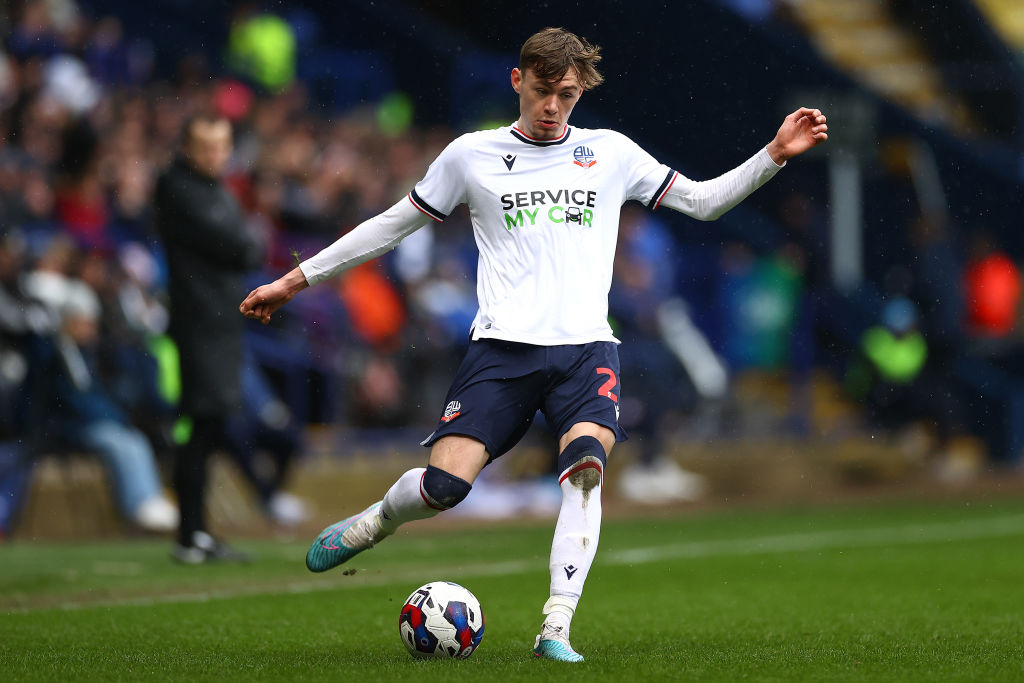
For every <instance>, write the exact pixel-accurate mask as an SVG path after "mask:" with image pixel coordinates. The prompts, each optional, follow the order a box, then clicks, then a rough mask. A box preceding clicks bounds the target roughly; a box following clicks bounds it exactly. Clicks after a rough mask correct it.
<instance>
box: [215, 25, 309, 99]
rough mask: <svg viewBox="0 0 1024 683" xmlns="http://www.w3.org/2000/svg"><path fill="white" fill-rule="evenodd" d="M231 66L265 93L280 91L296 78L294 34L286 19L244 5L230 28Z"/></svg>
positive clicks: (229, 58) (229, 62)
mask: <svg viewBox="0 0 1024 683" xmlns="http://www.w3.org/2000/svg"><path fill="white" fill-rule="evenodd" d="M228 65H229V66H230V67H231V68H232V69H233V70H234V71H235V72H236V73H238V74H239V75H240V76H244V77H246V78H247V79H249V81H250V82H252V83H254V84H256V85H258V86H260V87H261V88H262V89H263V90H264V91H265V92H270V93H276V92H281V91H282V90H285V89H287V88H288V86H289V85H291V83H292V80H293V79H294V78H295V34H294V32H293V31H292V27H291V26H289V25H288V22H287V21H285V20H284V19H282V18H280V17H277V16H274V15H273V14H265V13H258V12H253V11H251V10H249V9H248V8H243V9H242V10H241V11H240V12H239V14H238V16H237V17H236V18H235V21H234V23H233V25H232V27H231V36H230V38H229V42H228Z"/></svg>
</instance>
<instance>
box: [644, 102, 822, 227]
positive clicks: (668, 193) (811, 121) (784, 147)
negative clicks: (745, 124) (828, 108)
mask: <svg viewBox="0 0 1024 683" xmlns="http://www.w3.org/2000/svg"><path fill="white" fill-rule="evenodd" d="M827 131H828V126H827V125H826V124H825V116H824V115H823V114H822V113H821V112H820V111H819V110H817V109H808V108H807V107H801V108H800V109H797V110H796V111H795V112H793V113H792V114H790V115H789V116H787V117H786V118H785V119H784V120H783V122H782V126H781V127H780V128H779V131H778V132H777V133H776V134H775V138H774V139H773V140H772V141H771V142H769V143H768V144H767V145H766V146H765V147H764V148H763V149H761V150H760V151H758V152H757V154H755V155H754V156H752V157H750V158H749V159H747V160H746V161H745V162H743V163H742V164H740V165H739V166H737V167H736V168H734V169H732V170H731V171H728V172H727V173H723V174H722V175H720V176H718V177H717V178H713V179H711V180H703V181H696V180H690V179H689V178H687V177H685V176H683V175H681V174H676V177H675V178H673V179H672V182H671V184H670V185H669V187H668V189H667V190H665V194H664V197H663V198H662V199H661V200H660V203H661V204H664V205H665V206H667V207H669V208H672V209H675V210H676V211H680V212H682V213H685V214H686V215H688V216H691V217H693V218H696V219H698V220H702V221H713V220H715V219H716V218H718V217H720V216H721V215H722V214H724V213H725V212H726V211H728V210H729V209H731V208H733V207H734V206H736V205H737V204H739V203H740V202H741V201H743V200H744V199H746V197H747V196H748V195H749V194H750V193H751V192H753V191H754V190H756V189H757V188H759V187H761V186H762V185H764V184H765V183H766V182H768V180H769V179H771V178H772V176H774V175H775V174H776V173H777V172H778V171H779V169H780V168H782V167H783V166H784V165H785V164H786V162H787V161H788V160H789V159H791V158H793V157H795V156H797V155H798V154H803V153H804V152H806V151H807V150H809V149H810V148H811V147H814V146H815V145H818V144H820V143H822V142H824V141H825V140H827V139H828V132H827Z"/></svg>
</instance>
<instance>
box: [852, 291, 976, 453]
mask: <svg viewBox="0 0 1024 683" xmlns="http://www.w3.org/2000/svg"><path fill="white" fill-rule="evenodd" d="M860 354H861V358H860V360H859V361H858V362H855V363H853V364H852V365H851V369H850V372H849V375H848V377H847V380H848V383H849V384H848V386H849V387H850V388H851V390H852V391H853V392H854V394H855V395H857V396H859V397H861V398H862V399H863V400H864V401H865V405H866V406H867V409H868V413H869V417H870V419H871V421H872V423H873V424H875V425H877V426H879V427H881V428H883V429H886V430H888V431H891V432H897V431H899V430H901V429H903V428H905V427H907V426H908V425H912V424H913V423H916V422H922V423H925V424H927V425H928V427H929V428H930V429H931V430H932V431H933V433H934V436H935V438H936V441H937V445H936V448H935V449H934V452H936V453H945V452H946V451H947V450H948V449H949V446H950V443H951V440H952V439H953V438H954V437H957V436H962V435H964V434H965V425H964V411H963V406H962V405H961V404H960V402H959V399H958V397H957V396H956V395H955V394H954V392H953V389H952V383H951V382H950V381H949V378H948V369H947V368H945V367H936V366H935V365H934V364H933V362H932V361H931V359H930V357H929V350H928V343H927V341H926V340H925V338H924V335H923V334H922V333H921V331H920V329H919V319H918V311H917V307H916V306H915V305H914V303H913V302H912V301H910V299H908V298H906V297H904V296H896V297H893V298H890V299H889V300H888V301H886V302H885V304H884V305H883V307H882V311H881V316H880V321H879V323H878V324H876V325H874V326H872V327H870V328H869V329H868V330H867V331H865V332H864V334H863V336H862V337H861V348H860Z"/></svg>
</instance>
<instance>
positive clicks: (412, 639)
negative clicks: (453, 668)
mask: <svg viewBox="0 0 1024 683" xmlns="http://www.w3.org/2000/svg"><path fill="white" fill-rule="evenodd" d="M398 630H399V633H400V634H401V636H402V642H403V643H405V647H406V648H407V649H408V650H409V653H410V654H411V655H412V656H413V657H422V658H429V657H453V658H456V657H457V658H459V659H465V658H466V657H469V656H470V655H471V654H473V652H474V651H475V650H476V648H477V647H478V646H479V645H480V641H481V640H483V637H484V612H483V610H482V609H480V601H479V600H477V599H476V597H475V596H474V595H473V594H472V593H470V592H469V591H468V590H467V589H465V588H463V587H462V586H460V585H459V584H457V583H452V582H450V581H431V582H430V583H428V584H426V585H423V586H420V587H419V588H417V589H416V590H415V591H413V593H412V595H410V596H409V599H408V600H406V601H405V604H404V605H402V613H401V614H400V615H399V617H398Z"/></svg>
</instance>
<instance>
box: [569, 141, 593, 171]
mask: <svg viewBox="0 0 1024 683" xmlns="http://www.w3.org/2000/svg"><path fill="white" fill-rule="evenodd" d="M572 163H574V164H576V165H577V166H582V167H583V168H590V167H591V166H593V165H594V164H596V163H597V159H595V158H594V153H593V152H592V151H591V149H590V148H589V147H584V146H583V145H580V146H579V147H577V148H576V149H574V150H573V151H572Z"/></svg>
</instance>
